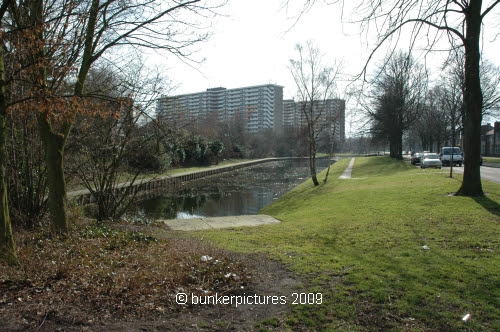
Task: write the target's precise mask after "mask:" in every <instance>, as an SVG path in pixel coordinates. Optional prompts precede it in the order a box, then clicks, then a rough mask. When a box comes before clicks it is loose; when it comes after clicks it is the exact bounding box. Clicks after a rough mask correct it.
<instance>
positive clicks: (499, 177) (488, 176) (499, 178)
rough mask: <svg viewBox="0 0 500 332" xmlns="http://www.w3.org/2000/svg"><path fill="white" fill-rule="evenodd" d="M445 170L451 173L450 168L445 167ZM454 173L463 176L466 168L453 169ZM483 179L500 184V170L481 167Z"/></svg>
mask: <svg viewBox="0 0 500 332" xmlns="http://www.w3.org/2000/svg"><path fill="white" fill-rule="evenodd" d="M443 169H446V170H448V172H449V171H450V168H449V167H443ZM453 172H457V173H462V174H463V172H464V168H463V167H453ZM481 179H483V180H489V181H493V182H496V183H500V168H497V167H486V166H481Z"/></svg>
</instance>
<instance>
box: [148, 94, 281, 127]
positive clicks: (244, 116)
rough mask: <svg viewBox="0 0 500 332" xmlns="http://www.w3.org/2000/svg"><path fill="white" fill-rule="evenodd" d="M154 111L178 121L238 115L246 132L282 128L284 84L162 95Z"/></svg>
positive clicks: (228, 118)
mask: <svg viewBox="0 0 500 332" xmlns="http://www.w3.org/2000/svg"><path fill="white" fill-rule="evenodd" d="M157 115H158V116H159V117H163V118H164V119H167V120H169V121H172V122H174V123H177V124H186V123H197V124H202V121H203V119H206V118H207V117H210V116H215V117H216V118H217V120H218V121H220V122H230V121H234V120H235V119H238V120H240V121H243V122H244V124H245V127H246V129H247V131H248V132H249V133H259V132H262V131H264V130H266V129H272V130H274V132H275V133H281V132H282V128H283V87H282V86H279V85H274V84H266V85H256V86H249V87H243V88H237V89H226V88H222V87H220V88H212V89H207V90H206V91H203V92H198V93H191V94H184V95H178V96H173V97H166V96H164V97H162V98H160V99H159V100H158V103H157Z"/></svg>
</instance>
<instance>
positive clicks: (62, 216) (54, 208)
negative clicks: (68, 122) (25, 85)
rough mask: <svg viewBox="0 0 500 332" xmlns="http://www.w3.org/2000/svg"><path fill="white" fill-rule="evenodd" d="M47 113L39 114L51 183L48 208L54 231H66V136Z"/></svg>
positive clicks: (48, 178) (49, 181) (48, 176)
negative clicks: (54, 129) (53, 128)
mask: <svg viewBox="0 0 500 332" xmlns="http://www.w3.org/2000/svg"><path fill="white" fill-rule="evenodd" d="M48 121H49V120H48V118H47V114H45V113H41V114H40V115H39V116H38V124H39V129H40V136H41V137H42V141H43V144H44V147H45V162H46V163H47V180H48V183H49V195H48V208H49V214H50V218H51V224H52V228H53V230H54V231H56V232H57V233H64V232H66V230H67V229H68V222H67V209H66V202H67V197H66V181H65V178H64V145H65V143H66V136H65V135H63V134H56V133H54V132H53V130H52V127H51V125H50V123H49V122H48Z"/></svg>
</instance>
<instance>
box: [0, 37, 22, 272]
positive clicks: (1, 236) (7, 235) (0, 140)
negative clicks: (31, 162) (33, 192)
mask: <svg viewBox="0 0 500 332" xmlns="http://www.w3.org/2000/svg"><path fill="white" fill-rule="evenodd" d="M5 93H6V87H5V65H4V61H3V47H1V46H0V260H3V261H5V262H6V263H7V264H9V265H17V264H18V259H17V252H16V243H15V242H14V236H13V234H12V224H11V220H10V213H9V202H8V196H7V128H6V120H7V119H6V116H7V101H6V96H5Z"/></svg>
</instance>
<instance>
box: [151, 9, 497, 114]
mask: <svg viewBox="0 0 500 332" xmlns="http://www.w3.org/2000/svg"><path fill="white" fill-rule="evenodd" d="M303 1H304V0H293V1H292V0H290V1H289V2H290V3H291V4H292V3H293V5H294V6H297V7H290V8H285V7H284V6H283V5H284V3H285V0H252V1H248V0H229V1H228V3H227V4H226V5H225V6H224V7H223V8H221V9H220V10H219V11H218V12H219V13H221V15H220V16H219V17H217V18H216V19H215V20H214V21H212V28H213V35H212V36H211V38H210V39H209V40H208V41H207V42H204V43H202V44H199V45H198V47H199V51H198V53H197V54H196V56H195V58H197V59H202V58H204V61H203V62H202V63H201V64H195V65H193V66H189V65H187V64H184V63H182V62H181V61H179V60H176V59H173V58H169V59H168V60H167V59H159V60H158V61H159V62H160V63H162V62H164V63H162V64H163V65H166V67H167V75H168V77H169V79H170V80H171V81H172V83H173V85H175V86H176V88H175V89H174V90H173V91H171V92H170V94H172V95H177V94H185V93H193V92H200V91H205V90H206V89H207V88H214V87H225V88H228V89H231V88H238V87H244V86H251V85H261V84H269V83H270V84H277V85H281V86H283V87H284V98H285V99H287V98H293V97H295V96H296V87H295V83H294V81H293V78H292V75H291V73H290V69H289V63H290V59H293V58H296V51H295V46H296V45H297V44H298V43H300V44H302V45H305V43H306V42H307V41H308V40H310V41H312V42H313V43H314V44H315V46H316V47H317V48H318V49H319V50H320V51H321V53H323V55H324V57H323V61H324V63H325V64H333V63H334V62H335V61H342V62H343V72H344V73H345V74H348V75H356V74H359V73H360V72H361V70H362V68H363V65H364V64H365V61H366V59H367V57H368V55H369V53H370V51H371V50H372V48H373V41H374V40H375V37H374V36H368V37H367V36H366V35H360V34H359V25H357V24H348V23H345V21H347V19H348V18H349V17H348V14H344V19H343V20H342V16H341V11H340V7H339V6H337V5H328V4H326V3H325V2H323V1H317V3H316V4H315V6H313V7H312V8H311V9H310V10H309V11H308V12H307V13H305V14H304V15H302V16H301V17H300V19H299V20H298V21H297V15H298V14H299V13H300V5H302V4H303ZM486 2H487V1H486ZM346 3H350V2H349V1H346ZM483 6H485V5H483ZM499 9H500V8H499ZM499 9H496V11H497V12H500V10H499ZM346 12H349V9H345V13H346ZM496 17H498V15H497V16H496ZM342 21H344V22H342ZM497 32H498V31H497ZM493 39H494V38H493V37H491V36H489V35H488V36H485V37H484V38H483V40H484V50H485V55H486V57H487V58H488V59H490V60H492V61H493V62H494V63H495V64H496V65H497V66H500V56H499V54H500V38H499V39H498V40H495V41H493V42H490V41H492V40H493ZM384 55H385V53H384V50H382V51H381V52H378V53H377V54H376V56H377V57H378V58H377V57H376V58H375V60H374V61H371V63H370V67H369V70H368V72H370V70H371V71H373V70H374V69H375V68H376V66H377V64H378V61H381V59H382V58H383V56H384ZM491 55H493V56H491ZM442 59H443V54H442V53H441V54H439V53H432V54H431V55H429V56H428V58H427V59H426V63H427V65H430V66H432V65H434V66H436V64H440V63H442ZM421 60H422V61H423V59H421ZM434 72H437V71H434ZM346 84H347V82H340V84H339V87H340V88H339V97H341V98H343V97H344V91H343V90H344V89H343V88H344V87H345V86H346ZM348 108H349V104H348ZM347 112H348V113H349V109H347Z"/></svg>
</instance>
